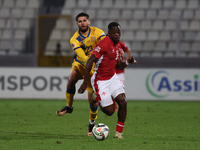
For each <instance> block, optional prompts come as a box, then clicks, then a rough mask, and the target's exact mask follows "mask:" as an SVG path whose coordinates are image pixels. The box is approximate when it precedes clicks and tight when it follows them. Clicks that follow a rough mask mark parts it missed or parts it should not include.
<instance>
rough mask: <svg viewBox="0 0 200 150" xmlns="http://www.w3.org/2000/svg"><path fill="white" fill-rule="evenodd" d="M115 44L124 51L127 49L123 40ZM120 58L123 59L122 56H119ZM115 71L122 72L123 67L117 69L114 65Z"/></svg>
mask: <svg viewBox="0 0 200 150" xmlns="http://www.w3.org/2000/svg"><path fill="white" fill-rule="evenodd" d="M117 46H119V47H121V49H122V50H123V51H124V52H127V50H128V47H127V46H126V45H125V44H124V43H123V42H121V41H120V42H119V43H117ZM121 59H122V60H123V57H121ZM115 71H116V73H124V69H122V70H119V69H117V68H116V67H115Z"/></svg>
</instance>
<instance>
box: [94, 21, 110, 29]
mask: <svg viewBox="0 0 200 150" xmlns="http://www.w3.org/2000/svg"><path fill="white" fill-rule="evenodd" d="M93 22H94V26H96V27H98V28H100V29H104V28H105V25H104V21H103V20H101V19H98V20H95V21H93ZM106 27H107V26H106Z"/></svg>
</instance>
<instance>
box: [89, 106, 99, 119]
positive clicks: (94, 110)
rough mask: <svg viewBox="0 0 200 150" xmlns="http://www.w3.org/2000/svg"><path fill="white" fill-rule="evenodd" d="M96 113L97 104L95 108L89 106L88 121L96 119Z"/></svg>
mask: <svg viewBox="0 0 200 150" xmlns="http://www.w3.org/2000/svg"><path fill="white" fill-rule="evenodd" d="M97 113H98V105H97V107H96V108H91V106H90V116H89V118H90V121H91V122H94V121H95V120H96V119H97Z"/></svg>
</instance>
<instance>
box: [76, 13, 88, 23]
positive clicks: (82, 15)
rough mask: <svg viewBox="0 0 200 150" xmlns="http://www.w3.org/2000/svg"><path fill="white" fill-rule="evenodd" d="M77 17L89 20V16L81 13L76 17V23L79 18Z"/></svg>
mask: <svg viewBox="0 0 200 150" xmlns="http://www.w3.org/2000/svg"><path fill="white" fill-rule="evenodd" d="M79 17H86V18H87V19H89V15H88V14H86V13H84V12H81V13H80V14H78V15H77V16H76V21H78V18H79Z"/></svg>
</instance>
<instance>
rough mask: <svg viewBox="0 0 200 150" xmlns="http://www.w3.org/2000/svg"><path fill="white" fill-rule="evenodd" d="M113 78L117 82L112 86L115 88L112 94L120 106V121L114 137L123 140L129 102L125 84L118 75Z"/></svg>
mask: <svg viewBox="0 0 200 150" xmlns="http://www.w3.org/2000/svg"><path fill="white" fill-rule="evenodd" d="M113 78H114V80H115V82H113V84H112V85H111V86H112V87H113V88H112V91H111V93H112V96H113V98H114V99H115V101H116V102H117V104H118V106H119V109H118V121H117V127H116V133H115V136H114V137H115V138H120V139H123V136H122V131H123V128H124V123H125V119H126V114H127V101H126V97H125V90H124V85H123V83H122V82H121V81H120V79H119V77H118V76H117V75H116V76H114V77H113Z"/></svg>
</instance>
